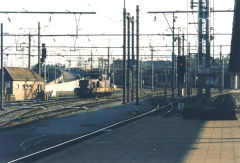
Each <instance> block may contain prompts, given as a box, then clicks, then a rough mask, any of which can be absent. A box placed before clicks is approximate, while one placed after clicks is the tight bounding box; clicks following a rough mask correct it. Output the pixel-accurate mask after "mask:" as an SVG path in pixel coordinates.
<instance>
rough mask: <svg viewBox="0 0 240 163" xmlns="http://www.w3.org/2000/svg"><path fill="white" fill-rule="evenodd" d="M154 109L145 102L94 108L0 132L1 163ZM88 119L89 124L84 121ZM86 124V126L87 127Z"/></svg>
mask: <svg viewBox="0 0 240 163" xmlns="http://www.w3.org/2000/svg"><path fill="white" fill-rule="evenodd" d="M152 108H153V106H151V105H150V103H149V102H147V101H141V102H140V105H139V106H136V105H134V104H125V105H122V104H121V103H120V102H116V103H112V104H107V105H102V106H97V107H94V108H91V109H90V110H89V112H88V116H87V112H81V113H78V114H75V115H69V116H65V117H53V118H49V119H44V120H40V121H36V122H33V123H29V124H25V125H21V126H16V127H12V128H8V129H0V163H5V162H8V161H11V160H14V159H16V158H19V157H23V156H25V155H28V154H31V153H34V152H37V151H39V150H43V149H45V148H48V147H51V146H53V145H56V144H59V143H61V142H64V141H67V140H69V139H73V138H76V137H78V136H81V135H83V134H86V133H88V132H92V131H95V130H97V129H100V128H103V127H105V126H108V125H110V124H112V123H116V122H119V121H122V120H125V119H128V118H130V117H133V116H136V115H135V114H133V113H134V112H135V110H136V109H137V110H138V112H139V113H143V112H146V111H149V110H151V109H152ZM87 117H88V120H87ZM87 123H88V124H87Z"/></svg>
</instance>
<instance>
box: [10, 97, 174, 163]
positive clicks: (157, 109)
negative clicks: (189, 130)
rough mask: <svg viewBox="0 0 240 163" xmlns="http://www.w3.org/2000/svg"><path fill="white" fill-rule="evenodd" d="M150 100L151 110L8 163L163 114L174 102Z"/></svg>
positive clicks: (170, 108) (61, 148)
mask: <svg viewBox="0 0 240 163" xmlns="http://www.w3.org/2000/svg"><path fill="white" fill-rule="evenodd" d="M151 102H152V103H153V104H154V108H152V110H150V111H148V112H145V113H142V114H138V115H135V116H134V117H132V118H129V119H126V120H123V121H119V122H117V123H114V124H111V125H108V126H105V127H103V128H100V129H97V130H95V131H93V132H91V133H88V134H85V135H82V136H79V137H76V138H74V139H71V140H68V141H65V142H63V143H60V144H57V145H54V146H52V147H49V148H46V149H43V150H41V151H38V152H35V153H32V154H29V155H26V156H23V157H20V158H17V159H15V160H12V161H10V162H9V163H15V162H33V161H34V160H37V159H38V158H42V157H44V156H47V155H49V154H51V153H52V152H57V151H59V150H64V149H65V148H67V147H69V146H71V145H74V144H76V143H78V142H80V141H84V140H86V139H88V138H91V137H94V136H97V135H99V134H103V133H105V132H104V131H106V130H114V129H116V128H117V127H120V126H123V125H126V124H128V123H130V122H132V121H135V120H138V119H140V118H143V117H145V116H148V115H151V114H153V113H156V112H157V113H159V114H160V115H161V114H164V113H167V112H169V111H171V110H172V109H173V105H174V104H175V103H176V102H166V103H165V105H164V106H161V105H160V102H161V103H162V100H160V99H158V98H153V99H151Z"/></svg>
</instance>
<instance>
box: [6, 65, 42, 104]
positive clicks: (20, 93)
mask: <svg viewBox="0 0 240 163" xmlns="http://www.w3.org/2000/svg"><path fill="white" fill-rule="evenodd" d="M4 82H5V83H4V86H5V89H4V93H5V99H6V100H5V101H6V102H7V101H21V100H26V99H33V98H36V97H37V96H38V95H39V93H40V92H43V91H44V89H45V82H44V79H43V78H42V77H40V76H39V75H38V74H36V73H35V72H33V71H31V70H29V69H28V68H20V67H5V68H4Z"/></svg>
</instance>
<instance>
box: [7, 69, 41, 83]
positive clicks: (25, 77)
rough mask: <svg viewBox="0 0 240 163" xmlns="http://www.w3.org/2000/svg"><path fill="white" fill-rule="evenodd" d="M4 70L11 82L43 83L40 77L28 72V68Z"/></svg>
mask: <svg viewBox="0 0 240 163" xmlns="http://www.w3.org/2000/svg"><path fill="white" fill-rule="evenodd" d="M5 69H6V71H7V72H8V74H9V76H10V77H11V79H12V80H13V81H41V82H44V79H43V78H42V77H40V76H39V75H38V74H36V73H35V72H33V71H31V70H29V69H28V68H20V67H5Z"/></svg>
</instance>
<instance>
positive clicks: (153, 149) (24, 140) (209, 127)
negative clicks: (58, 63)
mask: <svg viewBox="0 0 240 163" xmlns="http://www.w3.org/2000/svg"><path fill="white" fill-rule="evenodd" d="M116 99H117V97H116ZM116 99H115V98H112V99H107V98H106V99H104V98H103V99H86V100H85V101H84V100H80V101H74V100H76V99H68V100H67V101H70V102H67V103H65V102H64V100H60V101H56V102H57V103H58V105H55V102H54V101H52V104H51V105H50V106H49V103H48V105H46V106H42V105H43V104H44V103H42V105H41V107H42V108H40V110H42V111H41V112H40V113H39V112H37V111H36V110H33V111H30V112H26V111H24V112H23V113H20V115H21V116H19V117H13V116H10V117H8V118H7V119H1V116H2V117H3V115H6V114H8V113H7V112H6V111H5V112H2V113H0V119H1V125H2V127H1V128H0V144H1V148H0V163H2V162H3V163H5V162H24V163H25V162H31V163H32V162H42V163H43V162H44V163H46V162H49V163H53V162H57V163H59V162H60V163H61V162H76V163H77V162H91V163H95V162H96V163H99V162H100V163H112V162H119V163H123V162H124V163H128V162H129V163H130V162H131V163H132V162H137V163H146V162H149V163H152V162H156V163H159V162H160V163H213V162H214V163H218V162H222V163H231V162H234V163H238V162H240V155H239V153H240V141H239V139H240V137H239V135H240V120H239V114H237V119H235V120H199V119H184V118H183V117H182V116H181V115H180V114H179V113H178V112H173V113H170V114H167V113H168V112H169V111H171V108H174V107H171V106H175V108H176V105H172V104H173V103H174V102H175V101H172V100H170V99H168V100H167V101H166V100H165V99H163V98H162V97H160V96H155V97H148V98H146V99H145V100H141V101H140V105H135V104H134V103H130V104H122V103H121V100H120V101H119V100H116ZM71 100H73V101H71ZM109 100H112V101H109ZM61 102H62V103H61ZM86 104H88V105H86ZM175 104H176V103H175ZM25 105H26V106H30V105H29V104H24V105H23V106H25ZM32 105H38V103H36V104H34V103H33V104H32ZM60 106H61V107H62V109H63V110H62V111H61V112H58V111H57V112H56V111H53V112H48V111H47V110H50V108H58V109H56V110H59V108H60ZM165 106H166V107H165ZM9 107H10V106H9ZM11 107H12V111H14V110H16V105H15V104H14V105H12V106H11ZM30 108H31V107H30ZM37 108H38V109H39V107H37ZM164 108H168V110H165V111H164ZM30 110H32V109H30ZM53 110H54V109H53ZM60 110H61V109H60ZM69 110H70V111H69ZM68 111H69V112H68ZM8 112H9V114H12V112H11V111H8ZM44 112H46V113H47V114H45V115H49V114H53V115H52V116H47V117H46V118H44V117H42V118H41V115H44ZM58 113H59V114H58ZM146 113H147V114H146ZM163 113H164V114H163ZM14 114H15V113H14ZM34 114H36V115H34ZM142 115H144V116H142ZM27 116H31V117H35V118H36V117H38V118H37V120H36V119H35V120H32V121H26V123H25V122H24V121H25V120H26V119H24V121H22V120H21V117H26V118H28V119H29V117H27ZM138 116H141V117H140V118H138ZM135 118H136V119H135ZM11 119H17V120H20V122H18V121H15V120H13V121H12V120H11ZM129 119H130V120H129ZM132 119H133V120H132ZM126 120H127V121H126ZM28 122H31V123H28ZM106 126H110V127H106ZM96 131H97V132H96ZM92 133H93V134H92ZM66 142H67V143H66ZM65 143H66V144H65ZM53 147H54V148H53ZM55 147H56V148H55ZM32 154H34V155H32ZM30 155H32V156H30ZM26 156H27V157H26ZM28 156H30V157H28ZM23 157H26V159H23Z"/></svg>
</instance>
